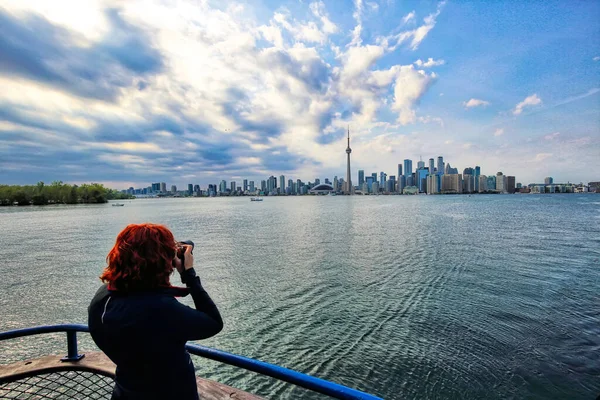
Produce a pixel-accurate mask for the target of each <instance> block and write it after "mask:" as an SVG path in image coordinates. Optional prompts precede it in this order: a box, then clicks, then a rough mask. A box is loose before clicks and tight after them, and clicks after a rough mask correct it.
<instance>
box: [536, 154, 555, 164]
mask: <svg viewBox="0 0 600 400" xmlns="http://www.w3.org/2000/svg"><path fill="white" fill-rule="evenodd" d="M550 157H552V153H538V154H536V155H535V158H534V159H533V161H536V162H539V161H544V160H545V159H547V158H550Z"/></svg>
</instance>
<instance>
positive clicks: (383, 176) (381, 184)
mask: <svg viewBox="0 0 600 400" xmlns="http://www.w3.org/2000/svg"><path fill="white" fill-rule="evenodd" d="M386 178H387V176H386V173H385V172H383V171H382V172H380V173H379V187H380V188H382V189H384V188H385V181H386Z"/></svg>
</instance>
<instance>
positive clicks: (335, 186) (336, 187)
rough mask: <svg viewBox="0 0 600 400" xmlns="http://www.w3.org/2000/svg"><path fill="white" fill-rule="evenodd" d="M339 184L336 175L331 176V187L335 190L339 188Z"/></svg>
mask: <svg viewBox="0 0 600 400" xmlns="http://www.w3.org/2000/svg"><path fill="white" fill-rule="evenodd" d="M339 184H340V181H339V180H338V177H337V176H336V177H334V178H333V188H334V189H335V191H336V192H337V191H339V190H340V188H339Z"/></svg>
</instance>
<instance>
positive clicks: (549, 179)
mask: <svg viewBox="0 0 600 400" xmlns="http://www.w3.org/2000/svg"><path fill="white" fill-rule="evenodd" d="M553 183H554V179H553V178H552V177H551V176H547V177H545V178H544V185H552V184H553Z"/></svg>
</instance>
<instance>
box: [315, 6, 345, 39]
mask: <svg viewBox="0 0 600 400" xmlns="http://www.w3.org/2000/svg"><path fill="white" fill-rule="evenodd" d="M309 7H310V10H311V11H312V13H313V14H314V16H315V17H317V18H319V19H320V20H321V24H322V25H323V28H322V29H323V32H325V33H326V34H333V33H337V32H338V31H339V28H338V27H337V25H336V24H334V23H333V22H331V20H330V19H329V15H328V14H327V11H326V10H325V3H323V2H322V1H316V2H314V3H310V6H309Z"/></svg>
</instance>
